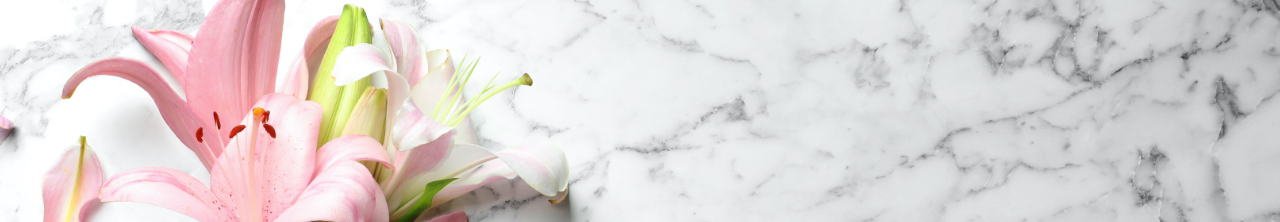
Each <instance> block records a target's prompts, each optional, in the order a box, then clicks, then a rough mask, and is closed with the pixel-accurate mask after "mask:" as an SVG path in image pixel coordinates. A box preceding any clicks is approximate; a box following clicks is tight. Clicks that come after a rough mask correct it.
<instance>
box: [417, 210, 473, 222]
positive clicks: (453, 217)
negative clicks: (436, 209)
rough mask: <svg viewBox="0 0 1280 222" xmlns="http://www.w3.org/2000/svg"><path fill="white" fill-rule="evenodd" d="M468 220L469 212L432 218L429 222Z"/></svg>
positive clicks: (459, 221) (462, 221)
mask: <svg viewBox="0 0 1280 222" xmlns="http://www.w3.org/2000/svg"><path fill="white" fill-rule="evenodd" d="M467 220H468V219H467V212H465V211H458V212H453V213H451V214H446V215H444V216H439V217H436V218H431V220H428V221H427V222H467Z"/></svg>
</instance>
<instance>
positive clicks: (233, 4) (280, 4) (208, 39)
mask: <svg viewBox="0 0 1280 222" xmlns="http://www.w3.org/2000/svg"><path fill="white" fill-rule="evenodd" d="M283 24H284V1H279V0H229V1H220V2H218V4H217V5H216V6H214V8H213V10H212V11H210V12H209V16H208V17H207V18H205V23H204V24H203V25H201V26H200V32H199V33H200V34H199V35H197V36H195V37H194V38H193V37H191V36H189V35H186V34H184V33H181V32H177V31H172V30H152V31H147V30H143V29H142V28H139V27H133V33H134V37H135V38H137V39H138V41H139V42H141V43H142V45H143V46H144V47H146V48H147V49H148V50H149V51H151V53H152V54H153V55H155V56H156V58H158V59H159V60H160V61H161V62H162V63H164V65H165V67H166V68H168V70H169V72H171V73H173V75H174V77H175V78H177V80H178V82H179V83H180V84H182V86H183V88H184V89H185V93H186V101H183V99H182V97H179V96H178V94H177V92H175V91H174V90H173V89H172V88H170V87H169V86H168V84H167V83H166V82H165V81H164V79H163V78H162V77H160V76H159V75H158V74H157V73H156V72H154V70H151V68H150V67H148V66H147V65H146V64H145V63H143V62H141V61H138V60H133V59H125V58H110V59H104V60H99V61H97V62H94V63H91V64H89V65H88V66H85V67H84V68H82V69H81V70H80V71H79V72H77V73H76V74H75V75H73V76H72V77H71V79H69V80H67V83H66V85H64V86H63V90H62V97H63V98H70V97H71V95H72V94H73V93H74V92H75V89H76V87H77V86H79V85H80V83H81V82H83V81H84V80H85V79H87V78H89V77H93V76H97V75H113V76H118V77H120V78H124V79H126V80H129V81H131V82H133V83H134V84H137V85H138V86H141V87H142V89H143V90H146V91H147V93H148V94H150V95H151V98H152V99H153V100H155V103H156V106H157V107H158V108H159V109H160V114H161V116H162V117H163V118H164V120H165V123H166V124H168V125H169V128H170V130H172V131H173V133H174V134H175V135H177V136H178V139H179V140H181V141H182V143H183V144H184V145H186V146H187V148H189V149H191V151H192V152H195V154H196V157H198V158H199V159H200V162H201V163H203V164H204V167H205V169H212V167H213V164H214V160H215V159H216V158H217V157H218V156H219V155H220V154H222V152H223V148H224V146H226V144H227V143H228V142H230V139H229V138H230V137H228V136H227V135H229V134H231V131H232V130H233V129H232V127H231V126H229V125H230V124H229V123H230V122H227V121H229V119H228V118H235V117H238V116H244V115H245V114H246V113H247V112H248V111H249V110H250V109H249V108H250V105H252V104H253V103H254V101H255V100H256V99H258V98H259V97H262V96H263V95H266V94H268V93H271V92H272V91H273V90H274V87H275V73H276V72H275V71H276V65H277V63H278V60H279V58H280V38H281V30H282V29H283Z"/></svg>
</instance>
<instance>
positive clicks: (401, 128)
mask: <svg viewBox="0 0 1280 222" xmlns="http://www.w3.org/2000/svg"><path fill="white" fill-rule="evenodd" d="M405 103H407V104H405V105H403V106H401V107H400V111H399V113H398V114H396V115H395V117H396V119H395V123H393V124H391V125H392V128H391V131H389V132H391V142H392V143H393V144H395V145H396V146H397V147H398V148H399V150H400V151H408V150H411V149H414V148H416V147H418V146H421V145H423V144H426V143H429V142H431V141H435V140H436V139H437V138H440V137H441V136H444V134H445V133H449V132H453V131H454V130H453V128H452V127H447V126H444V125H441V124H440V122H436V121H435V120H433V119H431V118H427V117H426V115H425V114H423V113H424V112H423V111H420V110H418V107H417V106H415V105H414V102H413V101H406V102H405ZM455 133H456V132H455Z"/></svg>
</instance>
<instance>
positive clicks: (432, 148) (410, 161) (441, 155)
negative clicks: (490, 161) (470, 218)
mask: <svg viewBox="0 0 1280 222" xmlns="http://www.w3.org/2000/svg"><path fill="white" fill-rule="evenodd" d="M452 136H453V133H452V132H446V133H445V134H444V135H442V136H440V138H439V139H437V140H434V141H431V142H430V143H426V144H423V145H421V146H418V147H416V148H413V149H411V150H409V151H397V152H396V155H395V156H396V159H395V160H394V161H393V162H394V163H395V168H396V169H397V170H396V171H395V173H394V174H393V175H392V176H391V179H390V181H388V182H387V185H386V186H387V187H386V190H388V191H389V193H388V195H389V196H388V197H387V200H388V201H390V202H388V203H390V204H391V206H392V208H393V210H396V209H399V208H400V207H405V206H406V205H407V204H410V203H411V202H410V201H411V200H412V198H413V197H414V196H417V195H418V194H419V193H422V190H423V189H424V186H426V185H427V183H430V182H431V181H435V180H438V179H444V177H443V175H444V174H447V172H443V170H439V167H438V166H442V164H444V165H443V166H449V165H461V164H466V163H464V162H473V161H475V158H484V156H475V155H467V154H471V153H468V152H454V151H453V150H451V149H450V145H451V144H453V141H451V140H450V138H451V137H452ZM483 154H484V153H481V155H483ZM446 157H448V158H446ZM437 171H438V174H440V175H434V176H430V177H424V176H428V173H430V172H437ZM440 172H443V173H440ZM433 205H434V204H433Z"/></svg>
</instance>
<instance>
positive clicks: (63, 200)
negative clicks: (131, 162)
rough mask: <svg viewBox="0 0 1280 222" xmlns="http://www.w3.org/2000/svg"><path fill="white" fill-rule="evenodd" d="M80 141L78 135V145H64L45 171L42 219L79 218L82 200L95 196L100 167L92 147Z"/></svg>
mask: <svg viewBox="0 0 1280 222" xmlns="http://www.w3.org/2000/svg"><path fill="white" fill-rule="evenodd" d="M0 121H3V118H0ZM0 125H3V123H0ZM83 143H84V139H83V137H81V147H77V148H72V149H68V150H67V152H66V153H63V154H62V159H61V160H59V161H58V165H56V166H55V167H54V168H53V169H50V170H49V172H48V173H45V175H44V221H81V219H83V218H84V213H85V211H83V210H84V206H85V204H88V203H89V201H90V200H93V199H94V198H97V197H98V188H100V187H101V186H102V167H101V166H100V164H99V163H98V156H97V155H96V154H94V153H93V149H90V148H89V146H88V145H85V144H83Z"/></svg>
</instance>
